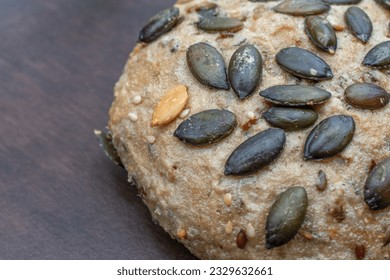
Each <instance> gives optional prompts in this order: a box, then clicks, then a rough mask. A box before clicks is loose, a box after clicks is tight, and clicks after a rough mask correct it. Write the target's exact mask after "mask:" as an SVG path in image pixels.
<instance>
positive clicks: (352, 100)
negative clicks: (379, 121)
mask: <svg viewBox="0 0 390 280" xmlns="http://www.w3.org/2000/svg"><path fill="white" fill-rule="evenodd" d="M344 97H345V100H346V101H347V102H348V103H349V104H351V105H352V106H354V107H357V108H360V109H371V110H373V109H380V108H382V107H384V106H386V105H387V104H388V103H389V101H390V96H389V93H388V92H387V91H386V90H384V89H383V88H381V87H379V86H377V85H375V84H370V83H358V84H353V85H351V86H349V87H348V88H347V89H346V90H345V95H344Z"/></svg>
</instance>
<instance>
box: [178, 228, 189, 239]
mask: <svg viewBox="0 0 390 280" xmlns="http://www.w3.org/2000/svg"><path fill="white" fill-rule="evenodd" d="M177 237H178V238H179V239H181V240H183V239H185V238H186V237H187V232H186V231H185V230H184V229H180V230H179V231H178V232H177Z"/></svg>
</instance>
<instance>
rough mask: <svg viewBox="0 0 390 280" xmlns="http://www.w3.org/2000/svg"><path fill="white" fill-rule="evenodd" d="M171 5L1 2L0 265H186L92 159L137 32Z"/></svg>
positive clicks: (121, 177)
mask: <svg viewBox="0 0 390 280" xmlns="http://www.w3.org/2000/svg"><path fill="white" fill-rule="evenodd" d="M173 3H174V0H158V1H157V0H142V1H137V0H115V1H110V0H82V1H81V0H34V1H31V0H0V38H1V39H0V40H1V42H0V98H1V99H0V106H1V107H0V108H1V110H0V121H1V123H0V128H1V136H0V137H1V141H0V157H1V158H0V160H1V161H0V258H1V259H192V258H194V256H192V255H191V254H190V253H189V252H188V251H187V250H186V249H185V248H184V247H183V246H182V245H181V244H179V243H178V242H176V241H175V240H172V239H171V238H170V237H169V235H168V234H166V233H165V232H164V231H163V230H162V229H161V228H160V227H159V226H158V225H156V224H155V223H153V221H152V219H151V216H150V214H149V212H148V210H147V208H146V206H144V205H143V203H142V202H141V199H140V198H139V197H138V196H137V191H136V189H135V188H134V187H132V186H130V184H129V183H128V182H127V176H126V172H125V171H124V170H122V169H120V168H117V167H116V166H114V165H113V164H112V163H111V162H110V161H109V160H108V159H107V158H106V157H105V155H104V154H103V153H102V151H101V150H100V148H99V146H98V144H97V142H96V139H95V136H94V134H93V129H94V128H100V129H103V128H104V127H105V125H106V124H107V118H108V117H107V112H108V109H109V107H110V104H111V101H112V93H113V86H114V83H115V82H116V80H117V79H118V77H119V75H120V73H121V71H122V67H123V66H124V63H125V61H126V59H127V56H128V54H129V52H130V51H131V49H132V48H133V47H134V45H135V43H136V40H137V37H138V31H139V30H140V28H141V27H142V25H144V23H145V22H146V21H147V20H148V19H149V18H150V16H152V15H154V14H155V13H156V12H157V11H159V10H161V9H163V8H165V7H169V6H171V5H172V4H173Z"/></svg>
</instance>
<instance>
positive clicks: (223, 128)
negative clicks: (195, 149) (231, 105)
mask: <svg viewBox="0 0 390 280" xmlns="http://www.w3.org/2000/svg"><path fill="white" fill-rule="evenodd" d="M236 126H237V121H236V116H235V115H234V114H233V113H232V112H230V111H227V110H217V109H212V110H206V111H203V112H200V113H197V114H195V115H192V116H191V117H189V118H188V119H187V120H185V121H183V122H182V123H181V124H180V125H179V127H178V128H177V129H176V130H175V132H174V136H176V137H177V138H178V139H179V140H180V141H182V142H183V143H186V144H190V145H194V146H203V145H208V144H212V143H215V142H218V141H221V140H222V139H223V138H225V137H227V136H228V135H230V134H231V133H232V131H233V130H234V128H235V127H236Z"/></svg>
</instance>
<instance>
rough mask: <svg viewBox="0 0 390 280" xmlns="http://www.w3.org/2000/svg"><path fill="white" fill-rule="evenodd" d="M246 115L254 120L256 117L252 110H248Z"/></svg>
mask: <svg viewBox="0 0 390 280" xmlns="http://www.w3.org/2000/svg"><path fill="white" fill-rule="evenodd" d="M246 116H247V117H248V118H249V119H251V120H254V119H255V118H256V116H255V113H253V112H252V111H248V112H247V113H246Z"/></svg>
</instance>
